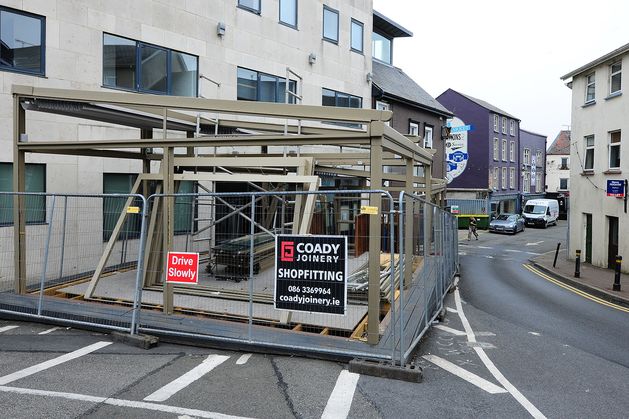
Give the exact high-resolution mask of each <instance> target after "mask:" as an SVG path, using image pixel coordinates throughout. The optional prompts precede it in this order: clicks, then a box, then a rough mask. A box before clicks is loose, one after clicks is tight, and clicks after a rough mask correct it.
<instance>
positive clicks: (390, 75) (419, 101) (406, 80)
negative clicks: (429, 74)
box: [372, 60, 453, 117]
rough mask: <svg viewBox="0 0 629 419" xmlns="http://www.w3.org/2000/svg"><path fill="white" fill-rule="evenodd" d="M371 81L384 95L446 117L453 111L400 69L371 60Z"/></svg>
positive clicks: (451, 114)
mask: <svg viewBox="0 0 629 419" xmlns="http://www.w3.org/2000/svg"><path fill="white" fill-rule="evenodd" d="M372 71H373V83H374V84H375V85H376V86H377V87H378V88H379V89H381V90H382V91H383V93H384V95H386V96H389V97H393V98H395V99H398V100H401V101H403V102H406V103H409V104H410V105H414V106H416V107H420V108H424V109H428V110H430V111H433V112H436V113H438V114H440V115H444V116H447V117H451V116H453V113H452V112H450V111H449V110H448V109H446V108H445V107H444V106H443V105H442V104H441V103H439V102H437V100H435V98H433V97H432V96H430V95H429V94H428V92H426V91H425V90H424V89H422V88H421V86H419V85H418V84H417V83H415V81H414V80H413V79H412V78H410V77H409V76H408V75H407V74H406V73H404V71H402V69H400V68H397V67H393V66H390V65H387V64H384V63H381V62H379V61H376V60H373V68H372Z"/></svg>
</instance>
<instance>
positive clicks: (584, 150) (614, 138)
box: [561, 44, 629, 270]
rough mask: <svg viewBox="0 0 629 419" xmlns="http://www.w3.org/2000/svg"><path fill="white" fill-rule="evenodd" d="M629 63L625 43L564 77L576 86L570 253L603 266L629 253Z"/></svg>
mask: <svg viewBox="0 0 629 419" xmlns="http://www.w3.org/2000/svg"><path fill="white" fill-rule="evenodd" d="M628 67H629V44H626V45H623V46H622V47H620V48H618V49H615V50H614V51H611V52H609V53H607V54H605V55H603V56H601V57H599V58H597V59H595V60H593V61H591V62H589V63H587V64H585V65H583V66H581V67H579V68H577V69H576V70H574V71H571V72H569V73H567V74H566V75H564V76H562V77H561V79H562V80H564V81H565V82H566V84H567V86H568V87H569V88H570V89H572V109H571V110H572V127H571V128H572V129H571V136H572V144H573V145H572V147H570V162H571V164H570V201H571V204H570V255H571V257H574V255H575V251H576V250H581V251H582V258H583V260H585V261H586V262H588V263H592V264H593V265H596V266H601V267H612V266H614V265H615V257H616V255H622V256H627V254H629V241H627V240H619V238H621V237H627V235H628V234H629V222H628V221H629V218H628V216H627V212H626V211H627V210H626V208H627V206H626V201H625V200H624V199H623V198H622V197H619V196H618V195H621V194H622V193H621V192H620V189H621V188H619V186H623V185H624V188H623V189H625V191H624V194H625V196H626V182H627V181H626V178H627V172H628V171H629V148H628V147H626V146H623V143H622V141H623V137H624V136H626V135H627V133H629V98H627V96H625V95H623V69H626V68H628ZM623 172H624V173H623ZM614 185H615V187H614ZM609 186H611V188H610V187H609ZM625 270H626V268H625Z"/></svg>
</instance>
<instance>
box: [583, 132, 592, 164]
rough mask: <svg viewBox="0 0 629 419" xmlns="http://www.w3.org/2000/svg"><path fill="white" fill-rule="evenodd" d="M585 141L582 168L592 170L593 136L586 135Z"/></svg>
mask: <svg viewBox="0 0 629 419" xmlns="http://www.w3.org/2000/svg"><path fill="white" fill-rule="evenodd" d="M584 142H585V166H584V167H583V169H584V170H594V136H593V135H588V136H586V137H585V138H584Z"/></svg>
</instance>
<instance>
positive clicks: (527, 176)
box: [522, 172, 531, 193]
mask: <svg viewBox="0 0 629 419" xmlns="http://www.w3.org/2000/svg"><path fill="white" fill-rule="evenodd" d="M522 191H523V192H524V193H531V173H529V172H524V181H523V185H522Z"/></svg>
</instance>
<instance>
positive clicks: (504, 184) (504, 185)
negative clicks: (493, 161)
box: [502, 167, 507, 189]
mask: <svg viewBox="0 0 629 419" xmlns="http://www.w3.org/2000/svg"><path fill="white" fill-rule="evenodd" d="M502 189H507V168H506V167H503V168H502Z"/></svg>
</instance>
